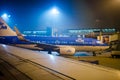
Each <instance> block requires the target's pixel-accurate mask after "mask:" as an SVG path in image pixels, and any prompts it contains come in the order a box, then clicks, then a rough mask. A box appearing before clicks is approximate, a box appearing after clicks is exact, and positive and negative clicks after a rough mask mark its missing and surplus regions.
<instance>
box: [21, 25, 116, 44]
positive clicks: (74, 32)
mask: <svg viewBox="0 0 120 80" xmlns="http://www.w3.org/2000/svg"><path fill="white" fill-rule="evenodd" d="M114 33H116V29H115V28H103V29H100V28H87V29H85V28H84V29H83V28H82V29H66V30H65V31H63V32H60V31H59V30H54V29H52V28H51V27H47V28H46V29H44V30H38V31H23V34H25V35H27V36H41V37H80V38H96V39H98V40H102V42H106V41H107V42H108V41H109V40H108V39H109V35H111V34H114ZM107 42H106V43H107Z"/></svg>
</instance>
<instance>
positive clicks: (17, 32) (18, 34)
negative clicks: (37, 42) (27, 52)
mask: <svg viewBox="0 0 120 80" xmlns="http://www.w3.org/2000/svg"><path fill="white" fill-rule="evenodd" d="M14 30H15V32H16V34H17V37H18V39H19V40H21V41H27V40H26V39H25V38H24V37H23V35H22V34H21V33H20V32H19V30H18V29H17V28H16V27H14Z"/></svg>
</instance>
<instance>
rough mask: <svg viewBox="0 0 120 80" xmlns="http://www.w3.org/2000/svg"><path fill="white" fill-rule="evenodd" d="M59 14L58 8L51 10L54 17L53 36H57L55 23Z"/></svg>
mask: <svg viewBox="0 0 120 80" xmlns="http://www.w3.org/2000/svg"><path fill="white" fill-rule="evenodd" d="M58 14H59V11H58V9H57V8H56V7H54V8H52V9H51V15H52V16H53V27H52V36H56V33H55V32H57V31H56V29H55V26H56V25H55V23H56V22H55V21H56V17H57V16H58Z"/></svg>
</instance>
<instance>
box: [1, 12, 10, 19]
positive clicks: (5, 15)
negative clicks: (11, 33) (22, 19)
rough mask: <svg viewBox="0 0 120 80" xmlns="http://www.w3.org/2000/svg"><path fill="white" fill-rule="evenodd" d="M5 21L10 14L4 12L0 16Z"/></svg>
mask: <svg viewBox="0 0 120 80" xmlns="http://www.w3.org/2000/svg"><path fill="white" fill-rule="evenodd" d="M1 17H2V18H3V19H4V20H5V21H7V20H8V19H9V18H10V17H11V15H8V14H7V13H4V14H3V15H2V16H1Z"/></svg>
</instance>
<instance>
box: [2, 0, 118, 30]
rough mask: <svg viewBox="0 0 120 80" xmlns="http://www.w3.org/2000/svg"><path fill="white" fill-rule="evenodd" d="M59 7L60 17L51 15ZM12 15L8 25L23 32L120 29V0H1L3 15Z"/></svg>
mask: <svg viewBox="0 0 120 80" xmlns="http://www.w3.org/2000/svg"><path fill="white" fill-rule="evenodd" d="M53 7H56V8H57V9H58V11H59V14H58V15H57V16H56V15H53V14H50V10H51V9H52V8H53ZM4 13H7V14H9V15H11V17H10V19H9V21H8V24H9V25H10V26H11V27H12V28H13V27H14V26H17V27H18V28H19V29H20V30H21V31H23V30H40V29H41V28H46V27H53V26H54V27H55V28H57V29H59V30H62V29H79V28H117V29H120V28H119V27H120V0H0V15H2V14H4Z"/></svg>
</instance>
